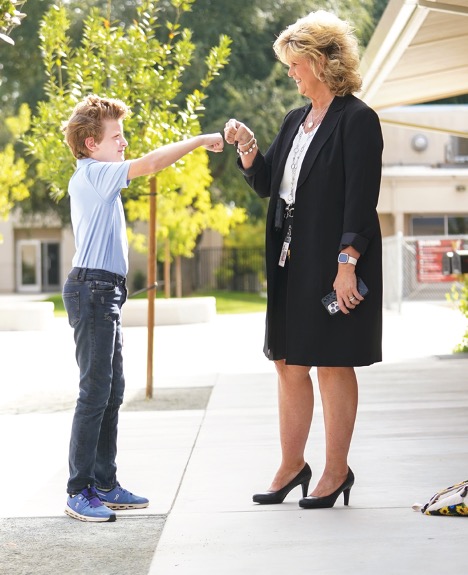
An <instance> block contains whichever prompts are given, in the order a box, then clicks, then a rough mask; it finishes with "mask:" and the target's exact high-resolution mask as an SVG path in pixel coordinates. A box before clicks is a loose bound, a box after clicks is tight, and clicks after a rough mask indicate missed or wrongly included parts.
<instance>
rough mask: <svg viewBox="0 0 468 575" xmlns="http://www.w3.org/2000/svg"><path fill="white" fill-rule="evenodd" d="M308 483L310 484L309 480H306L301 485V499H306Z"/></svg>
mask: <svg viewBox="0 0 468 575" xmlns="http://www.w3.org/2000/svg"><path fill="white" fill-rule="evenodd" d="M309 483H310V479H307V481H304V483H301V487H302V497H307V493H308V491H309Z"/></svg>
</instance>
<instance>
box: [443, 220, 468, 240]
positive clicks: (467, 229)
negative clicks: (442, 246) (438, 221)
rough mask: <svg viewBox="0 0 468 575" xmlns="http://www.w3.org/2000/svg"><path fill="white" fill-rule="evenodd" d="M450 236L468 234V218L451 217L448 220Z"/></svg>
mask: <svg viewBox="0 0 468 575" xmlns="http://www.w3.org/2000/svg"><path fill="white" fill-rule="evenodd" d="M448 233H449V235H451V236H452V235H453V236H456V235H460V234H462V235H465V234H468V217H467V216H450V217H449V218H448Z"/></svg>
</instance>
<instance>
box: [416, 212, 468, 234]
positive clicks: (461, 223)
mask: <svg viewBox="0 0 468 575" xmlns="http://www.w3.org/2000/svg"><path fill="white" fill-rule="evenodd" d="M411 235H413V236H460V235H468V216H413V217H412V218H411Z"/></svg>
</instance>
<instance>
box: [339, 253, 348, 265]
mask: <svg viewBox="0 0 468 575" xmlns="http://www.w3.org/2000/svg"><path fill="white" fill-rule="evenodd" d="M338 262H339V263H340V264H347V263H348V254H339V255H338Z"/></svg>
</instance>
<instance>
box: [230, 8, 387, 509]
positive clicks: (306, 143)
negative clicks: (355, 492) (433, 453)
mask: <svg viewBox="0 0 468 575" xmlns="http://www.w3.org/2000/svg"><path fill="white" fill-rule="evenodd" d="M274 50H275V53H276V55H277V57H278V58H279V59H280V60H281V61H282V62H283V63H285V64H286V65H287V66H288V67H289V69H288V76H289V77H290V78H292V79H293V80H294V82H296V86H297V90H298V91H299V93H300V94H302V95H303V96H304V97H305V98H307V99H308V100H310V103H308V105H306V106H304V107H302V108H298V109H295V110H292V111H291V112H289V113H288V114H287V116H286V117H285V119H284V121H283V124H282V126H281V128H280V130H279V133H278V134H277V136H276V138H275V139H274V141H273V143H272V144H271V146H270V148H269V149H268V150H267V152H266V153H265V155H263V154H262V153H261V152H260V151H259V149H258V147H257V142H256V139H255V136H254V133H253V132H252V130H250V128H248V127H247V126H246V125H244V124H243V123H241V122H239V121H237V120H235V119H231V120H229V121H228V122H227V123H226V126H225V139H226V141H227V142H228V143H229V144H235V145H236V146H237V151H238V154H239V160H238V162H239V167H240V168H241V170H242V171H243V173H244V177H245V179H246V181H247V182H248V184H249V185H250V186H251V187H252V188H253V189H254V190H255V192H256V193H257V194H258V195H259V196H260V197H269V198H270V202H269V208H268V215H267V222H266V260H267V283H268V305H267V318H266V334H265V350H264V351H265V354H266V356H267V357H268V358H269V359H270V360H272V361H274V363H275V367H276V370H277V373H278V385H279V390H278V396H279V397H278V400H279V420H280V440H281V452H282V460H281V464H280V466H279V468H278V470H277V472H276V475H275V477H274V479H273V482H272V483H271V486H270V488H269V490H268V491H267V492H264V493H257V494H256V495H254V497H253V500H254V502H257V503H260V504H269V503H282V502H283V500H284V498H285V497H286V495H287V494H288V493H289V491H291V490H292V489H293V488H294V487H296V486H298V485H302V492H303V498H302V499H301V500H300V501H299V505H300V506H301V507H304V508H323V507H333V505H334V504H335V501H336V499H337V498H338V496H339V495H340V494H341V493H343V494H344V503H345V505H347V504H348V501H349V493H350V490H351V487H352V486H353V484H354V475H353V472H352V471H351V469H350V468H349V467H348V460H347V458H348V452H349V447H350V443H351V437H352V433H353V429H354V423H355V418H356V410H357V402H358V390H357V380H356V375H355V371H354V367H356V366H364V365H371V364H372V363H374V362H378V361H381V355H382V353H381V336H382V265H381V255H382V253H381V252H382V247H381V234H380V227H379V220H378V217H377V212H376V206H377V201H378V196H379V187H380V177H381V156H382V148H383V144H382V135H381V129H380V124H379V120H378V117H377V115H376V113H375V112H374V111H373V110H371V109H370V108H369V107H368V106H367V105H366V104H364V103H363V102H362V101H360V100H359V99H357V98H356V97H355V96H353V93H354V92H356V91H358V90H359V89H360V87H361V78H360V75H359V72H358V67H359V56H358V46H357V41H356V38H355V36H354V35H353V33H352V31H351V29H350V27H349V25H348V24H347V23H346V22H344V21H342V20H340V19H339V18H337V17H336V16H334V15H333V14H331V13H328V12H324V11H322V10H319V11H317V12H313V13H311V14H309V15H308V16H306V17H305V18H302V19H300V20H298V21H297V22H296V23H295V24H293V25H291V26H289V27H288V28H287V29H286V30H284V31H283V32H282V33H281V35H280V36H279V37H278V39H277V40H276V42H275V43H274ZM358 277H360V278H362V280H363V281H364V282H365V284H366V285H367V287H368V290H369V291H368V294H367V295H365V297H363V295H361V293H360V291H359V290H358V281H357V278H358ZM332 289H334V290H335V291H336V301H337V304H336V305H335V307H336V309H338V308H339V311H338V313H335V314H333V315H331V314H330V313H329V311H328V310H327V309H326V308H325V307H324V305H323V304H322V301H321V300H322V298H323V297H324V296H325V295H326V294H328V293H329V292H330V291H331V290H332ZM361 291H362V290H361ZM363 293H364V292H363ZM330 311H334V309H331V310H330ZM312 366H316V367H317V378H318V383H319V389H320V395H321V399H322V404H323V412H324V421H325V439H326V463H325V469H324V471H323V474H322V476H321V478H320V480H319V481H318V483H317V485H316V486H315V488H314V490H313V491H312V493H311V494H310V495H309V496H306V494H307V492H308V486H309V482H310V478H311V470H310V468H309V466H308V464H307V463H305V460H304V450H305V446H306V442H307V438H308V434H309V429H310V425H311V421H312V413H313V406H314V395H313V387H312V381H311V377H310V370H311V367H312Z"/></svg>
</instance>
